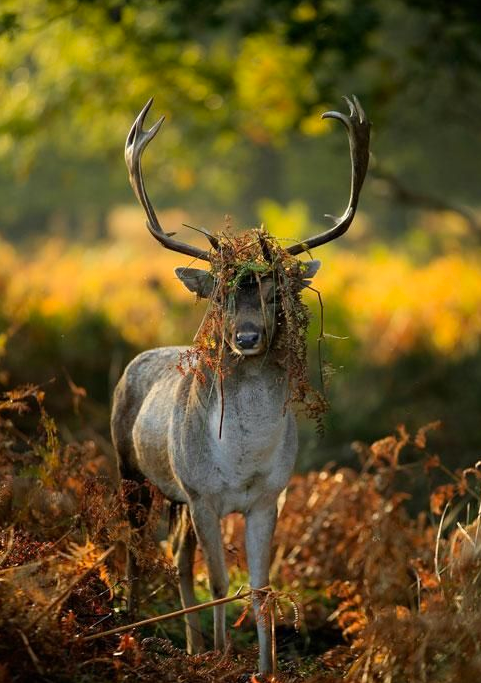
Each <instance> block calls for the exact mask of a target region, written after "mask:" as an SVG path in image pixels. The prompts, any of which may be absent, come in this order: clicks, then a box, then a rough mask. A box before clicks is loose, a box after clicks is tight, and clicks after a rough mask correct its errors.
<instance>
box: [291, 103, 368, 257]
mask: <svg viewBox="0 0 481 683" xmlns="http://www.w3.org/2000/svg"><path fill="white" fill-rule="evenodd" d="M344 99H345V100H346V102H347V104H348V106H349V111H350V114H349V116H346V114H341V113H339V112H338V111H327V112H325V113H324V114H323V115H322V118H323V119H339V121H341V122H342V123H343V124H344V125H345V126H346V128H347V133H348V136H349V148H350V152H351V196H350V199H349V204H348V207H347V209H346V210H345V211H344V214H343V215H342V216H341V217H340V218H335V219H334V220H335V221H336V224H335V225H334V226H333V227H332V228H330V229H329V230H326V231H325V232H322V233H321V234H320V235H314V237H309V239H307V240H304V241H303V242H299V243H298V244H293V245H292V246H290V247H288V248H287V251H288V252H289V253H290V254H292V255H293V256H296V255H297V254H302V252H303V251H309V250H310V249H314V247H318V246H320V245H321V244H326V242H330V241H331V240H335V239H336V238H337V237H340V236H341V235H343V234H344V233H345V232H346V231H347V229H348V228H349V226H350V225H351V223H352V219H353V218H354V214H355V213H356V208H357V203H358V201H359V194H360V192H361V188H362V184H363V182H364V178H365V177H366V172H367V167H368V163H369V133H370V128H371V124H370V123H369V121H368V120H367V119H366V114H365V113H364V110H363V108H362V107H361V105H360V104H359V100H358V99H357V97H356V96H355V95H353V96H352V99H353V101H352V102H351V100H350V99H348V98H347V97H345V98H344ZM329 218H333V216H329Z"/></svg>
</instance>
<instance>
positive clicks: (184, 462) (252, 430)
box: [112, 347, 297, 671]
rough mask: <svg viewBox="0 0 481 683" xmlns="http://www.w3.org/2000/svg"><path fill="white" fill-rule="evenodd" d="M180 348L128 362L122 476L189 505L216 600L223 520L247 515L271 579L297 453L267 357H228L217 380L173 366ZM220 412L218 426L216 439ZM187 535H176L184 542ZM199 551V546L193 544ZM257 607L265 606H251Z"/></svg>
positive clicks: (258, 583) (253, 549) (189, 596)
mask: <svg viewBox="0 0 481 683" xmlns="http://www.w3.org/2000/svg"><path fill="white" fill-rule="evenodd" d="M182 351H185V348H183V347H170V348H163V349H155V350H152V351H147V352H144V353H142V354H140V355H139V356H137V358H135V359H134V360H133V361H132V362H131V363H130V364H129V366H128V367H127V368H126V370H125V372H124V375H123V377H122V378H121V380H120V382H119V384H118V385H117V388H116V391H115V396H114V404H113V410H112V437H113V441H114V445H115V447H116V450H117V453H118V455H119V459H120V469H121V473H122V476H123V477H124V478H130V479H132V478H134V479H135V478H136V479H140V480H141V479H143V478H144V477H146V478H147V479H149V480H150V481H151V482H152V483H153V484H155V485H156V486H157V487H158V488H159V489H160V491H161V492H162V493H163V494H164V495H165V496H166V497H167V498H169V499H170V500H172V501H174V502H177V503H186V504H187V505H188V509H189V511H190V515H191V517H192V522H193V525H194V529H195V532H196V534H197V538H199V540H200V543H201V546H202V549H203V552H204V556H205V559H206V563H207V567H208V571H209V577H210V583H211V590H212V593H213V597H214V598H221V597H224V596H225V595H226V592H227V588H228V577H227V570H226V567H225V561H224V551H223V548H222V539H221V531H220V519H221V518H222V517H224V516H225V515H227V514H229V513H230V512H234V511H236V512H241V513H243V514H244V515H245V517H246V544H247V548H246V549H247V554H248V561H249V567H250V573H251V585H252V587H253V588H263V587H265V586H266V585H267V584H268V583H269V561H270V547H271V538H272V533H273V531H274V526H275V521H276V517H277V500H278V497H279V494H280V492H281V491H282V490H283V489H284V488H285V486H286V484H287V482H288V480H289V477H290V474H291V471H292V468H293V465H294V461H295V457H296V452H297V428H296V423H295V420H294V416H293V415H292V413H291V411H290V410H286V409H285V402H286V378H285V377H284V373H283V371H282V370H281V369H280V367H278V366H277V365H276V364H275V363H272V362H269V361H266V358H265V357H260V358H259V357H257V356H256V357H253V358H246V359H241V362H239V361H231V365H232V367H230V368H229V369H228V371H227V375H226V377H225V379H224V387H223V392H222V394H223V397H222V394H221V391H220V387H219V382H218V381H216V380H215V379H213V378H212V376H209V375H207V377H206V381H205V382H200V381H199V380H198V378H197V377H196V376H194V375H193V374H186V375H182V374H181V373H180V372H179V369H178V368H177V367H176V366H177V365H178V363H179V355H180V353H181V352H182ZM221 419H222V434H221V436H220V438H219V431H220V422H221ZM186 540H187V539H184V538H181V539H180V545H181V546H182V545H185V544H186ZM190 555H191V556H193V553H192V552H190ZM186 573H187V578H186V577H185V576H182V575H181V577H180V581H181V586H180V589H181V597H182V601H183V604H184V606H186V607H187V606H190V605H191V604H193V603H194V598H193V586H192V570H191V569H189V570H188V571H187V572H186ZM255 607H256V608H257V611H258V609H259V604H258V602H257V604H256V605H255ZM198 628H199V623H198V619H197V617H196V615H189V618H188V619H187V638H188V650H189V651H195V650H197V649H199V648H200V647H202V643H201V638H200V637H199V633H198ZM258 629H259V642H260V644H261V668H262V670H264V671H267V670H269V669H270V657H271V643H270V637H271V636H270V631H269V629H268V628H266V624H265V623H264V621H263V620H262V619H259V622H258ZM224 644H225V625H224V609H223V607H221V608H216V614H215V645H216V647H217V648H222V647H224Z"/></svg>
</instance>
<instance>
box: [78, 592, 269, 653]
mask: <svg viewBox="0 0 481 683" xmlns="http://www.w3.org/2000/svg"><path fill="white" fill-rule="evenodd" d="M242 588H243V586H241V587H240V588H239V590H238V591H237V592H236V593H235V594H234V595H231V596H230V597H228V598H219V599H218V600H211V601H210V602H202V603H200V604H199V605H193V606H192V607H185V608H184V609H179V610H177V611H176V612H169V613H168V614H159V616H157V617H150V618H149V619H142V621H135V622H134V623H132V624H127V625H126V626H119V627H118V628H111V629H109V630H108V631H102V632H101V633H95V634H94V635H91V636H82V635H80V634H79V635H77V636H76V638H77V639H79V640H82V641H83V642H86V641H88V640H95V639H96V638H103V637H104V636H111V635H113V634H114V633H123V632H124V631H130V630H131V629H133V628H137V627H138V626H145V625H147V624H155V623H156V622H158V621H166V620H167V619H177V618H178V617H181V616H183V615H184V614H190V613H191V612H199V611H200V610H203V609H207V608H208V607H215V606H216V605H224V604H225V603H227V602H233V601H234V600H244V599H245V598H250V597H251V596H252V593H254V592H255V593H257V592H259V591H269V592H270V588H269V586H265V587H264V588H256V589H255V590H249V591H245V592H244V593H241V591H242Z"/></svg>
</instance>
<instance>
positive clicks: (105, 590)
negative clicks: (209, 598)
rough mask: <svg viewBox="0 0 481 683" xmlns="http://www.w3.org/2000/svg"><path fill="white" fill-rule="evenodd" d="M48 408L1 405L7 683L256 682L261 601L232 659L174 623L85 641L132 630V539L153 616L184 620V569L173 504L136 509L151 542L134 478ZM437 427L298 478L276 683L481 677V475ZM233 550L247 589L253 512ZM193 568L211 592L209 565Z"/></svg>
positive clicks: (243, 611) (35, 403)
mask: <svg viewBox="0 0 481 683" xmlns="http://www.w3.org/2000/svg"><path fill="white" fill-rule="evenodd" d="M43 399H44V396H43V391H42V390H40V389H39V388H38V387H34V386H29V387H23V388H21V389H17V390H15V391H10V392H7V393H5V394H4V395H3V396H2V399H1V401H0V447H1V454H2V455H1V460H0V463H1V473H2V480H1V481H2V485H1V490H0V507H1V513H2V530H1V536H0V567H1V568H0V602H1V605H2V609H1V612H0V628H1V632H2V638H1V640H0V661H1V662H2V664H1V668H0V672H1V675H2V677H3V678H2V680H5V681H9V680H42V677H47V678H48V680H54V681H61V680H65V677H66V676H67V677H68V678H69V680H74V681H77V680H78V681H80V680H82V681H84V680H87V681H103V680H106V678H108V679H109V680H118V681H130V680H132V681H133V680H139V678H138V676H141V677H142V680H146V681H154V680H156V681H158V680H167V681H168V680H172V681H175V680H180V679H181V678H180V677H183V678H182V680H186V681H227V682H228V683H229V682H230V681H237V680H241V679H242V678H241V677H242V675H243V674H245V672H250V673H249V676H250V675H251V674H252V672H253V671H255V662H256V655H255V647H254V645H249V644H248V642H246V640H245V638H246V637H247V636H248V635H249V633H250V631H251V630H252V627H253V626H254V622H253V617H252V615H251V613H250V610H249V605H248V603H247V604H246V605H244V604H242V603H239V604H238V605H237V606H236V608H235V610H236V611H235V612H233V613H232V618H231V642H232V645H231V649H230V652H229V653H228V654H227V655H220V654H217V653H212V652H209V653H206V654H205V655H197V656H187V655H186V654H185V653H184V652H183V650H182V649H180V648H179V644H181V643H179V635H178V634H179V628H180V624H179V623H177V625H176V624H175V622H173V621H168V622H165V624H166V625H165V626H164V627H163V628H162V629H159V628H156V626H155V625H152V626H150V627H143V628H138V629H131V630H128V631H127V632H125V633H122V634H119V635H110V636H108V637H105V638H99V639H96V640H92V641H84V640H83V638H84V637H86V636H88V635H92V634H94V633H97V632H100V631H103V630H108V629H111V628H117V627H119V626H121V625H123V624H128V623H129V620H128V618H127V615H126V614H125V609H124V594H125V589H124V585H125V583H124V579H123V577H124V572H125V551H124V548H125V545H126V544H127V545H129V546H130V548H131V550H132V551H133V552H135V553H136V555H137V557H138V558H139V559H140V560H141V561H143V564H144V568H145V581H144V585H143V592H144V594H145V595H146V596H149V595H150V598H148V597H147V599H146V600H144V608H143V609H144V610H146V615H147V616H153V613H152V610H153V612H154V613H157V612H158V611H161V612H162V611H163V612H165V613H167V612H170V611H173V610H174V609H178V604H177V603H176V597H175V584H176V572H175V570H174V568H173V566H172V564H171V561H170V554H169V551H168V548H167V546H166V545H165V543H164V542H161V543H160V544H159V538H165V533H164V532H162V523H160V532H159V520H161V518H162V511H163V501H162V500H161V498H160V497H157V500H156V504H155V505H154V506H153V510H152V511H151V512H150V513H149V514H148V515H146V514H145V512H142V510H141V509H139V515H141V516H142V515H144V516H143V519H142V521H143V528H144V533H143V534H142V535H141V536H140V535H136V534H135V533H134V534H132V532H131V531H130V530H129V527H128V524H127V521H126V509H127V507H126V500H127V495H128V494H129V492H131V490H130V489H129V487H130V486H132V484H131V483H128V482H124V483H123V485H120V486H119V483H118V481H117V480H116V471H115V467H113V465H112V462H111V459H110V458H109V457H108V456H107V455H106V454H104V453H102V452H101V451H100V450H99V448H98V447H97V446H96V445H95V443H93V442H92V441H90V442H85V443H82V444H79V443H71V444H65V443H63V442H62V440H61V439H60V438H59V436H58V434H57V430H56V426H55V423H54V421H53V420H52V419H51V418H50V417H49V416H48V415H47V414H46V412H45V409H44V407H43ZM28 415H29V416H30V419H31V418H32V416H33V415H37V417H38V430H37V434H27V433H25V432H24V431H22V429H23V426H22V425H23V421H24V419H25V416H28ZM438 427H439V425H438V424H432V425H427V426H426V427H425V428H422V429H420V430H419V431H418V432H417V434H415V435H414V436H411V435H409V434H408V433H407V432H406V431H405V429H404V428H402V427H400V428H399V429H398V430H397V433H396V434H395V435H393V436H389V437H387V438H384V439H381V440H380V441H378V442H376V443H374V444H372V445H371V446H367V445H364V444H360V443H357V444H354V446H353V447H354V451H355V453H356V454H357V456H358V461H359V470H357V471H355V470H353V469H338V468H335V467H327V468H325V469H324V470H322V471H321V472H312V473H311V474H308V475H307V476H300V475H297V476H295V477H294V478H293V479H292V481H291V484H290V486H289V490H288V492H287V499H286V503H285V505H284V508H283V510H282V513H281V516H280V520H279V524H278V529H277V533H276V539H275V545H274V549H273V564H272V581H273V587H274V588H275V589H276V590H275V591H274V593H273V596H272V599H274V600H275V602H276V606H275V614H276V622H277V632H278V641H279V658H280V669H279V672H278V674H277V680H281V681H300V680H308V681H329V682H330V683H335V682H337V681H339V683H340V681H346V680H347V681H351V682H352V683H354V682H359V683H371V682H372V683H374V682H377V681H386V680H390V681H393V682H394V683H396V682H398V681H399V683H401V682H404V681H412V682H413V683H414V682H415V681H416V682H417V681H427V682H428V683H431V682H432V683H435V682H436V683H437V682H438V681H443V680H445V681H450V682H456V681H459V682H461V681H463V682H464V681H467V680H477V678H479V676H480V675H481V659H480V657H479V642H480V638H479V636H480V635H481V618H480V616H479V614H480V612H479V607H480V604H479V602H480V597H479V596H480V594H481V593H480V586H479V581H480V579H479V575H480V558H479V549H480V542H481V535H480V533H479V532H480V523H481V522H480V517H479V515H478V513H477V497H478V495H479V494H478V491H479V487H478V482H479V479H480V478H481V471H480V470H479V469H478V467H477V466H474V467H472V468H469V469H468V470H464V471H458V472H450V471H448V470H446V471H444V470H443V465H442V463H440V461H439V458H437V457H436V455H433V454H432V453H430V452H429V449H428V445H427V444H428V441H429V431H430V430H432V429H437V428H438ZM407 475H409V477H412V478H421V477H424V478H425V481H426V483H427V484H428V483H429V481H430V480H432V490H431V497H430V503H431V512H430V513H426V512H421V513H420V514H418V515H417V516H415V517H414V516H412V515H410V514H408V511H407V509H406V504H407V502H408V500H409V495H408V494H407V493H404V492H402V491H400V490H399V481H400V478H402V477H404V479H403V481H404V482H406V476H407ZM145 485H148V484H147V483H146V484H145ZM461 520H462V521H461ZM159 533H160V535H159ZM225 543H226V549H227V555H228V558H229V563H230V567H231V572H232V575H233V578H234V581H237V582H239V581H242V577H243V576H244V572H245V563H244V557H243V550H242V521H241V519H240V517H237V516H235V515H234V516H232V517H230V518H228V519H227V521H226V524H225ZM196 568H197V581H198V583H199V584H200V585H201V586H202V585H203V584H205V570H204V568H203V565H202V561H201V557H200V556H199V558H198V561H197V562H196ZM276 591H277V592H276ZM159 592H160V601H158V602H157V603H154V604H153V605H151V603H150V601H151V600H152V599H154V600H155V598H152V596H153V595H154V593H155V594H156V595H157V596H158V594H159ZM170 634H172V636H173V638H174V643H172V642H170V640H169V635H170ZM176 638H177V641H176ZM254 640H255V639H254ZM308 641H311V646H310V649H309V652H308V653H306V651H305V643H306V642H308ZM175 642H177V643H178V644H175ZM251 642H253V641H251ZM303 643H304V645H303ZM303 647H304V650H303ZM242 680H248V679H246V678H245V677H244V679H242ZM252 680H254V678H252Z"/></svg>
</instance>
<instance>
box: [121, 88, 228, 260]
mask: <svg viewBox="0 0 481 683" xmlns="http://www.w3.org/2000/svg"><path fill="white" fill-rule="evenodd" d="M153 100H154V98H153V97H151V98H150V100H149V101H148V102H147V104H146V105H145V107H144V108H143V109H142V111H141V112H140V114H139V115H138V116H137V118H136V119H135V122H134V125H133V126H132V128H131V129H130V132H129V134H128V135H127V140H126V142H125V163H126V164H127V169H128V171H129V180H130V184H131V185H132V188H133V190H134V192H135V194H136V196H137V199H138V200H139V202H140V203H141V204H142V206H143V207H144V210H145V213H146V214H147V228H148V229H149V232H150V233H151V234H152V235H153V236H154V237H155V239H156V240H158V241H159V242H160V243H161V244H163V245H164V247H166V248H167V249H172V250H173V251H178V252H180V253H181V254H187V256H192V257H194V258H199V259H203V260H204V261H210V255H209V252H207V251H204V250H202V249H198V248H197V247H192V246H190V245H189V244H184V243H183V242H178V241H177V240H174V239H172V237H173V235H175V232H168V233H167V232H164V231H163V230H162V227H161V225H160V223H159V221H158V219H157V216H156V215H155V211H154V208H153V206H152V204H151V203H150V199H149V197H148V195H147V192H146V190H145V185H144V178H143V176H142V165H141V159H142V153H143V151H144V149H145V148H146V147H147V145H148V144H149V142H150V141H151V140H152V138H154V137H155V136H156V135H157V132H158V131H159V128H160V127H161V125H162V124H163V122H164V119H165V116H162V118H160V119H159V120H158V121H157V123H154V125H153V126H152V128H150V129H149V130H147V131H144V130H142V125H143V123H144V120H145V117H146V116H147V112H148V111H149V109H150V107H151V105H152V102H153ZM206 235H207V238H208V239H209V241H210V243H211V245H212V246H213V247H214V248H215V249H216V248H217V245H218V242H217V240H216V238H215V237H214V236H213V235H208V234H207V233H206Z"/></svg>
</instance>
